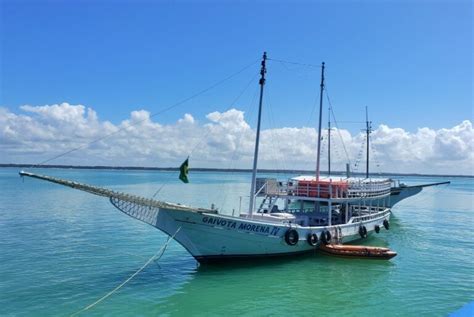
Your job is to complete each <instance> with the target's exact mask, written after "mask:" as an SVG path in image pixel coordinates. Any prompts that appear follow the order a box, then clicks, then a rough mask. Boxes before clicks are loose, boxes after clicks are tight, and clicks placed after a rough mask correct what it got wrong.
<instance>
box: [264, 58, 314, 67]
mask: <svg viewBox="0 0 474 317" xmlns="http://www.w3.org/2000/svg"><path fill="white" fill-rule="evenodd" d="M267 60H269V61H274V62H278V63H281V64H291V65H299V66H306V67H315V68H321V65H315V64H308V63H298V62H292V61H285V60H281V59H275V58H267Z"/></svg>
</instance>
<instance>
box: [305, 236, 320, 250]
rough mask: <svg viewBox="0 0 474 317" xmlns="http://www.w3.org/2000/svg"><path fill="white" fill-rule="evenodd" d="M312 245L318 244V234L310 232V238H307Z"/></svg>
mask: <svg viewBox="0 0 474 317" xmlns="http://www.w3.org/2000/svg"><path fill="white" fill-rule="evenodd" d="M306 240H307V241H308V244H309V245H310V246H313V247H314V246H316V244H318V235H317V234H316V233H308V238H307V239H306Z"/></svg>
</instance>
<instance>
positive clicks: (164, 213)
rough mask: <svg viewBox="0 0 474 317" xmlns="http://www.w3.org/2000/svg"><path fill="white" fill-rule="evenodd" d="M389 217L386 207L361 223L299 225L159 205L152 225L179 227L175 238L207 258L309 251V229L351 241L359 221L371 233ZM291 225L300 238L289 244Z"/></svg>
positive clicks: (203, 259) (174, 229)
mask: <svg viewBox="0 0 474 317" xmlns="http://www.w3.org/2000/svg"><path fill="white" fill-rule="evenodd" d="M389 218H390V211H386V212H383V213H380V215H378V216H377V217H374V218H372V219H370V220H367V221H364V222H362V223H350V224H343V225H337V226H326V227H301V226H297V225H295V224H291V226H290V224H283V223H271V222H261V221H254V220H252V219H246V218H239V217H230V216H225V215H217V214H207V213H196V212H190V211H187V210H183V211H180V210H176V209H160V211H159V213H158V215H157V221H156V224H155V227H156V228H158V229H160V230H161V231H163V232H165V233H166V234H168V235H170V236H172V235H173V234H175V233H176V232H177V231H178V229H179V231H178V233H177V234H176V235H175V240H176V241H178V242H179V243H180V244H181V245H182V246H183V247H184V248H185V249H186V250H187V251H188V252H189V253H190V254H191V255H192V256H193V257H194V258H196V260H198V261H199V262H210V261H220V260H230V259H236V258H246V257H270V256H285V255H295V254H299V253H305V252H310V251H314V250H315V249H316V248H317V246H312V245H310V244H309V243H308V242H307V240H306V239H307V236H308V234H310V233H315V234H317V235H318V237H320V236H321V233H322V232H323V231H325V230H329V232H330V233H331V236H332V237H337V236H339V237H341V238H342V242H350V241H354V240H358V239H361V236H360V235H359V227H360V226H361V225H363V226H365V227H366V229H367V233H368V234H370V233H371V232H373V231H374V228H375V226H376V225H378V226H380V227H381V228H382V227H383V221H384V220H389ZM290 228H291V229H295V230H296V231H297V232H298V235H299V240H298V243H297V244H296V245H289V244H287V243H286V241H285V233H286V232H287V230H289V229H290ZM336 231H337V232H336Z"/></svg>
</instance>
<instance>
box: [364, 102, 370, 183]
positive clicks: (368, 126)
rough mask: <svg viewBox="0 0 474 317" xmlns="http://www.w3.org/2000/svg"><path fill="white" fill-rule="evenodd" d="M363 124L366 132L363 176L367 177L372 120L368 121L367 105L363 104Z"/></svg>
mask: <svg viewBox="0 0 474 317" xmlns="http://www.w3.org/2000/svg"><path fill="white" fill-rule="evenodd" d="M365 124H366V129H365V132H366V133H367V158H366V160H367V162H366V168H365V178H369V147H370V146H369V143H370V139H369V136H370V132H372V126H371V125H372V121H369V111H368V110H367V106H365Z"/></svg>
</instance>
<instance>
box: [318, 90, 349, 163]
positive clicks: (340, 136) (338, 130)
mask: <svg viewBox="0 0 474 317" xmlns="http://www.w3.org/2000/svg"><path fill="white" fill-rule="evenodd" d="M324 90H325V91H326V99H327V101H328V103H329V107H330V109H331V113H332V118H333V119H334V124H335V125H336V129H337V134H338V135H339V138H340V139H341V143H342V147H343V148H344V153H345V154H346V159H347V162H348V163H349V165H351V159H350V158H349V154H348V152H347V148H346V144H345V143H344V139H343V138H342V134H341V129H339V125H338V121H337V120H336V115H335V114H334V107H333V106H332V103H331V99H330V98H329V92H328V90H327V88H326V85H324Z"/></svg>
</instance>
